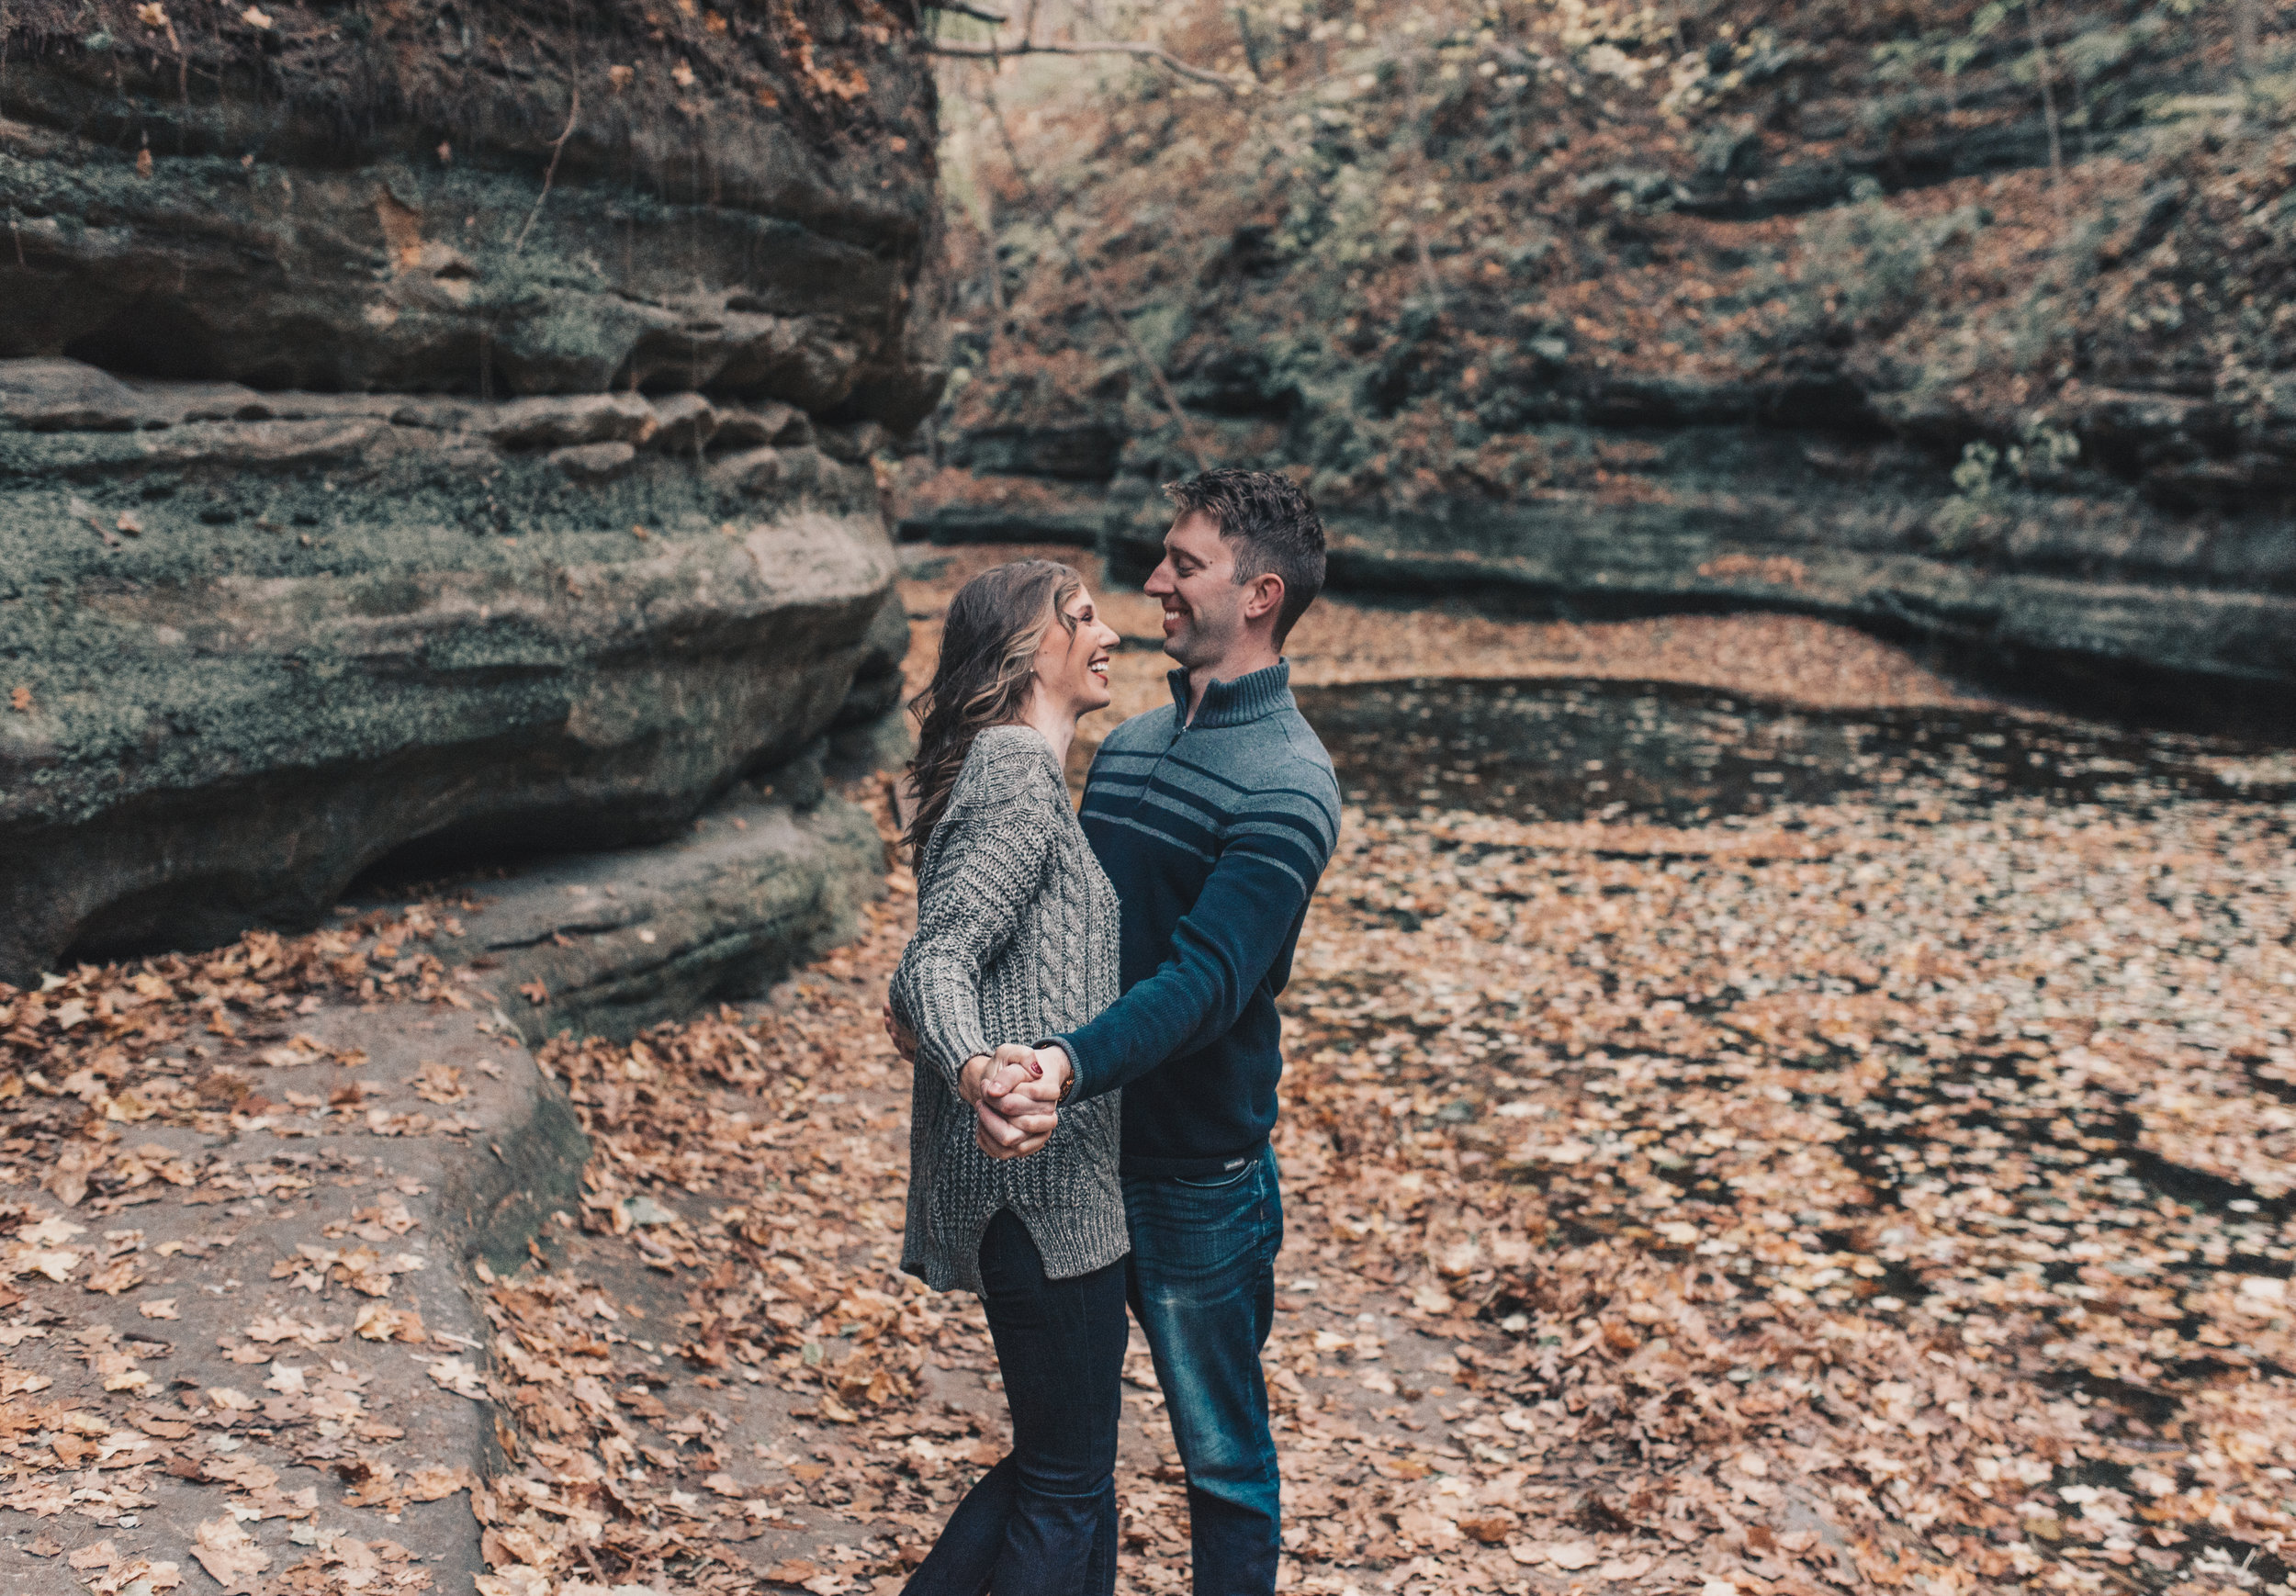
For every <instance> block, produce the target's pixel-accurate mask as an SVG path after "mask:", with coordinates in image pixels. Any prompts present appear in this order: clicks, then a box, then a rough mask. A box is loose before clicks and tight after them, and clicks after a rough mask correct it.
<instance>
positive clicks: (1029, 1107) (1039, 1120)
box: [957, 1045, 1060, 1159]
mask: <svg viewBox="0 0 2296 1596" xmlns="http://www.w3.org/2000/svg"><path fill="white" fill-rule="evenodd" d="M1013 1051H1018V1052H1019V1054H1021V1055H1023V1056H1024V1057H1026V1058H1027V1060H1028V1064H1027V1065H1026V1066H1024V1065H1022V1064H1021V1063H1020V1062H1019V1061H1018V1060H1014V1061H1012V1062H1001V1061H1002V1060H1003V1059H1004V1055H1006V1054H1007V1053H1009V1052H1013ZM997 1053H998V1057H997V1058H995V1059H992V1058H990V1057H989V1056H988V1055H987V1054H985V1053H983V1054H979V1055H977V1056H975V1057H974V1058H970V1059H967V1060H966V1061H965V1062H964V1068H963V1069H962V1070H960V1071H958V1072H957V1095H958V1096H961V1097H962V1098H963V1099H964V1100H965V1101H966V1102H967V1103H969V1104H971V1105H972V1106H973V1114H974V1120H975V1123H974V1127H973V1140H974V1143H975V1144H976V1145H977V1146H978V1147H979V1148H980V1150H981V1151H982V1152H985V1153H986V1154H988V1156H989V1157H991V1158H999V1159H1002V1158H1026V1157H1027V1156H1028V1155H1029V1154H1030V1153H1031V1152H1036V1151H1037V1150H1038V1149H1039V1148H1041V1147H1042V1146H1043V1145H1044V1143H1045V1142H1046V1141H1048V1140H1049V1139H1050V1138H1051V1137H1052V1131H1053V1130H1054V1128H1055V1127H1057V1126H1058V1125H1059V1123H1060V1116H1059V1115H1058V1113H1056V1112H1054V1111H1052V1109H1051V1108H1050V1107H1048V1106H1047V1105H1046V1104H1044V1103H1042V1102H1041V1101H1040V1100H1039V1099H1037V1098H1035V1097H1033V1096H1025V1095H1022V1094H1021V1093H1020V1092H1019V1090H1018V1088H1019V1087H1020V1086H1021V1085H1024V1084H1028V1083H1027V1081H1026V1075H1025V1070H1026V1068H1032V1067H1035V1053H1034V1051H1033V1050H1032V1049H1029V1048H1019V1049H1017V1050H1016V1049H1014V1048H1012V1047H1010V1046H1009V1045H1008V1046H1007V1047H1005V1048H1000V1049H998V1050H997Z"/></svg>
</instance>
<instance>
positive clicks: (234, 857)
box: [0, 0, 940, 983]
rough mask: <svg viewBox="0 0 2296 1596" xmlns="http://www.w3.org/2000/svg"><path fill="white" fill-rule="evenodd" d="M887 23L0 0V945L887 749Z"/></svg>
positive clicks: (182, 919)
mask: <svg viewBox="0 0 2296 1596" xmlns="http://www.w3.org/2000/svg"><path fill="white" fill-rule="evenodd" d="M916 28H917V15H916V13H915V12H914V11H913V10H912V9H910V8H909V7H907V6H906V5H902V4H895V5H891V6H887V5H881V4H877V3H875V0H863V3H862V4H860V5H857V6H844V5H835V6H832V5H828V4H818V3H815V0H761V3H760V4H758V5H756V6H742V7H738V8H732V9H729V10H727V11H726V12H722V13H721V12H720V11H718V10H715V9H704V8H698V7H695V6H676V7H671V6H661V7H658V8H652V7H647V6H639V5H636V4H626V3H625V0H592V3H590V4H586V5H581V6H574V7H570V8H569V7H563V6H557V7H544V6H524V5H521V4H517V3H516V0H504V3H499V4H481V5H478V6H472V5H468V4H461V3H455V4H449V3H446V0H414V3H413V4H411V5H397V4H393V5H390V6H381V5H370V4H363V3H362V4H353V5H348V6H328V7H323V8H322V7H307V6H297V5H292V4H287V5H275V6H270V7H268V8H267V9H266V8H258V7H247V8H241V7H236V6H227V7H220V8H217V7H206V6H201V7H192V6H170V5H164V4H163V5H138V4H131V3H129V0H96V4H91V5H77V4H75V5H73V6H65V5H62V4H56V3H53V0H29V3H28V4H25V5H18V6H11V7H9V8H8V10H7V11H6V13H5V14H0V62H6V70H5V72H0V221H4V222H5V224H6V237H5V239H0V534H4V535H5V536H6V540H7V556H8V557H7V559H6V566H5V570H0V698H5V700H6V703H7V706H8V707H7V709H6V711H5V712H0V981H5V982H10V983H23V982H26V981H28V980H31V979H33V978H35V977H36V976H37V975H38V974H39V972H40V971H41V970H42V969H44V968H47V967H49V966H50V965H51V963H52V962H53V961H56V960H58V959H60V958H66V957H72V956H76V955H79V954H94V953H103V952H109V951H114V950H124V949H132V948H136V947H140V946H150V945H152V944H158V943H165V944H171V945H190V944H197V943H200V942H204V941H207V940H210V939H213V938H222V937H227V936H230V935H232V934H234V933H235V932H237V931H238V930H239V929H241V928H242V927H246V926H248V925H250V924H253V923H269V924H276V925H281V926H287V927H293V926H297V925H301V924H308V923H310V921H311V920H312V919H313V918H314V917H315V916H318V915H319V914H321V913H322V912H323V911H324V910H325V908H326V907H327V906H328V905H331V904H332V902H333V901H334V898H335V896H336V895H337V894H340V893H341V892H342V891H343V888H344V886H345V885H346V883H348V882H350V881H352V880H353V879H354V877H355V876H356V875H357V874H358V873H359V872H361V871H365V870H366V869H368V868H369V867H371V866H373V865H375V864H376V863H377V862H378V861H381V860H391V863H392V869H393V870H395V871H407V870H420V869H422V868H427V867H429V866H432V865H434V864H435V865H437V866H440V867H446V866H452V865H458V864H462V863H467V862H469V861H471V860H488V861H490V862H491V861H495V860H505V859H508V858H511V857H512V856H517V855H531V854H533V853H535V852H538V851H547V850H563V849H595V848H603V847H613V846H619V845H623V844H627V843H632V842H637V841H647V840H654V839H658V838H660V837H665V836H668V835H670V834H671V833H673V832H675V831H677V830H679V829H680V828H681V827H683V826H685V825H686V824H687V823H688V822H690V821H691V820H692V817H693V815H694V814H695V813H696V812H697V811H698V810H699V809H700V808H701V807H702V806H703V804H706V803H708V802H709V801H711V800H712V799H713V798H714V797H715V796H716V795H718V794H720V793H723V792H725V791H726V789H727V788H728V786H729V785H730V784H731V783H733V782H734V781H736V780H737V779H738V778H740V777H743V776H745V775H756V776H758V777H759V778H760V780H762V781H767V782H769V783H770V782H771V781H772V780H773V778H774V775H775V773H776V772H777V771H778V770H780V768H781V767H782V766H783V765H784V764H785V763H787V762H788V761H789V760H791V759H793V758H796V757H798V756H801V755H804V756H806V757H807V759H808V762H809V763H810V760H811V758H812V754H813V750H814V745H815V744H816V742H817V741H818V740H819V739H820V738H821V737H823V736H825V735H827V734H830V733H832V732H839V733H849V734H850V735H848V736H845V737H844V738H843V741H844V742H846V743H848V744H852V745H853V746H855V747H860V746H861V745H862V744H867V745H868V746H870V747H882V746H883V745H884V739H883V738H872V737H871V736H867V735H865V731H866V727H867V726H868V725H870V723H872V720H874V719H876V718H878V717H882V716H883V714H884V712H885V711H886V710H887V708H888V707H889V706H890V705H891V703H892V701H893V699H894V698H895V696H896V695H897V692H898V669H897V668H898V662H899V659H900V658H901V655H902V652H903V649H904V646H905V644H906V622H905V621H904V619H903V617H902V615H901V613H900V610H899V607H898V605H897V603H895V602H894V601H893V599H892V587H891V584H892V579H893V574H894V568H893V562H892V559H891V551H890V545H889V541H888V538H887V535H886V532H885V526H884V511H883V507H882V505H881V503H880V500H879V495H878V488H877V478H876V469H877V468H876V466H874V465H873V464H872V455H876V454H877V453H878V452H880V451H882V450H884V449H886V448H887V447H888V446H890V445H893V444H895V443H897V441H898V440H899V438H900V437H901V435H903V434H905V433H906V432H907V431H908V430H909V429H911V428H913V427H914V426H915V424H916V422H917V419H918V418H919V417H920V416H921V415H923V414H924V413H925V412H926V411H927V410H929V408H930V407H931V405H932V404H933V403H934V401H935V399H936V396H937V394H938V391H939V387H940V371H939V366H938V356H937V352H936V349H935V347H934V339H935V337H936V332H935V318H934V316H933V314H932V309H933V306H934V303H935V301H936V290H935V289H934V287H933V282H934V279H933V278H932V276H931V275H930V273H929V263H930V262H932V261H934V260H935V259H937V258H938V242H937V241H938V227H939V223H938V215H939V211H938V201H937V196H936V177H935V173H934V168H933V140H932V136H931V135H932V129H933V117H934V102H933V87H932V82H931V78H930V76H929V72H928V70H927V66H926V62H925V59H924V57H923V56H922V54H921V53H920V52H919V51H917V49H916ZM857 739H858V740H857ZM814 780H815V781H816V785H817V781H818V778H817V776H816V778H814ZM869 851H870V850H868V849H862V850H860V853H857V854H856V855H855V858H856V859H858V860H860V863H859V864H858V865H856V866H855V867H854V868H857V869H861V870H863V871H865V872H868V873H872V874H873V871H874V869H875V863H874V860H873V858H861V854H867V853H869ZM840 857H841V856H840ZM840 868H842V867H840ZM818 884H819V883H816V885H818Z"/></svg>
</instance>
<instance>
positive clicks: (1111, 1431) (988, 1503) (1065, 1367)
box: [904, 1208, 1126, 1596]
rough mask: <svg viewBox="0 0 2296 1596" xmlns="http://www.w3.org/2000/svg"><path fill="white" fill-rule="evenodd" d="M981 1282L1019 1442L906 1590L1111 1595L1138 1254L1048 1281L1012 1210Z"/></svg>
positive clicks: (977, 1488)
mask: <svg viewBox="0 0 2296 1596" xmlns="http://www.w3.org/2000/svg"><path fill="white" fill-rule="evenodd" d="M981 1286H982V1288H983V1289H982V1291H981V1306H982V1308H983V1309H985V1310H986V1312H987V1315H988V1331H989V1335H990V1337H991V1339H993V1340H994V1341H995V1342H996V1364H997V1366H998V1367H999V1368H1000V1369H1002V1370H1003V1371H1004V1376H1005V1402H1006V1405H1007V1407H1009V1408H1010V1409H1011V1410H1012V1451H1011V1452H1010V1453H1009V1454H1008V1455H1007V1456H1006V1457H1005V1459H1004V1460H1003V1461H1002V1462H1000V1463H998V1464H997V1465H996V1467H994V1468H992V1469H990V1470H989V1471H988V1472H987V1473H986V1474H985V1475H983V1476H982V1477H981V1478H980V1480H979V1482H978V1483H976V1484H975V1485H974V1487H973V1489H971V1490H970V1491H967V1492H966V1493H965V1498H964V1500H962V1501H961V1502H959V1503H958V1504H957V1511H956V1512H954V1513H952V1514H951V1515H950V1518H949V1523H948V1527H947V1528H945V1529H943V1530H942V1531H941V1532H940V1539H939V1540H938V1541H936V1542H934V1543H933V1549H932V1550H931V1551H930V1552H929V1553H928V1554H926V1557H925V1560H924V1561H923V1562H922V1563H919V1564H918V1565H917V1572H916V1573H915V1574H914V1575H912V1576H911V1577H910V1579H909V1582H908V1586H907V1588H906V1591H905V1592H904V1596H982V1593H983V1592H984V1591H987V1590H995V1591H996V1596H1110V1593H1111V1592H1113V1591H1114V1590H1115V1589H1116V1428H1117V1422H1118V1420H1119V1419H1120V1417H1121V1415H1122V1411H1123V1402H1122V1391H1121V1384H1120V1382H1121V1380H1122V1378H1123V1374H1124V1340H1125V1333H1126V1332H1125V1329H1124V1265H1123V1264H1121V1263H1115V1264H1109V1266H1108V1267H1106V1268H1105V1269H1096V1270H1094V1271H1093V1272H1092V1273H1091V1274H1089V1275H1079V1276H1075V1277H1073V1278H1071V1279H1067V1280H1047V1279H1046V1278H1045V1277H1044V1261H1043V1259H1042V1258H1041V1256H1039V1254H1038V1253H1037V1250H1036V1242H1034V1241H1032V1240H1030V1236H1029V1231H1028V1227H1027V1226H1025V1225H1023V1224H1022V1223H1021V1222H1020V1221H1019V1219H1016V1218H1015V1217H1014V1216H1013V1214H1012V1211H1011V1210H1010V1209H1008V1208H1007V1209H1005V1210H1002V1211H1000V1212H999V1213H998V1214H997V1215H996V1217H995V1218H994V1219H990V1220H989V1222H988V1229H987V1230H986V1231H985V1232H983V1234H982V1236H981Z"/></svg>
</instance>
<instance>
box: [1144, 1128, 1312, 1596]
mask: <svg viewBox="0 0 2296 1596" xmlns="http://www.w3.org/2000/svg"><path fill="white" fill-rule="evenodd" d="M1124 1211H1125V1215H1126V1217H1127V1219H1129V1220H1130V1221H1131V1231H1132V1255H1131V1280H1130V1282H1129V1287H1130V1293H1131V1304H1132V1316H1133V1317H1134V1318H1136V1319H1137V1320H1139V1321H1140V1326H1141V1329H1142V1331H1144V1332H1146V1333H1147V1336H1148V1348H1149V1351H1150V1352H1151V1353H1153V1354H1154V1356H1155V1360H1156V1380H1157V1382H1158V1383H1159V1384H1160V1385H1162V1386H1163V1388H1164V1407H1165V1414H1166V1415H1167V1416H1168V1417H1169V1418H1170V1419H1171V1421H1172V1435H1173V1439H1174V1440H1176V1441H1177V1442H1178V1443H1179V1446H1180V1462H1181V1464H1182V1465H1183V1466H1184V1467H1186V1468H1187V1511H1188V1519H1189V1526H1190V1532H1191V1534H1192V1536H1193V1539H1194V1543H1195V1545H1194V1554H1195V1558H1194V1560H1195V1583H1194V1596H1267V1593H1268V1592H1271V1591H1273V1590H1275V1589H1276V1562H1277V1557H1278V1556H1279V1555H1280V1552H1281V1548H1282V1542H1281V1539H1280V1535H1281V1532H1282V1528H1283V1520H1282V1507H1281V1503H1280V1501H1279V1500H1278V1498H1279V1493H1280V1489H1281V1487H1280V1483H1279V1481H1278V1480H1277V1473H1276V1439H1275V1437H1274V1436H1273V1435H1271V1434H1270V1433H1268V1428H1267V1383H1266V1379H1265V1378H1264V1377H1262V1375H1261V1373H1260V1348H1261V1347H1263V1346H1265V1345H1266V1343H1267V1332H1268V1330H1269V1329H1270V1327H1271V1325H1272V1323H1273V1321H1274V1319H1275V1313H1276V1253H1277V1251H1278V1250H1280V1249H1281V1248H1282V1246H1283V1243H1284V1208H1283V1198H1282V1197H1281V1196H1280V1195H1279V1194H1278V1192H1277V1187H1276V1155H1275V1152H1273V1151H1272V1150H1267V1151H1263V1152H1261V1153H1260V1155H1259V1157H1257V1158H1256V1159H1255V1160H1254V1161H1253V1162H1252V1163H1250V1164H1249V1165H1248V1166H1247V1167H1245V1168H1244V1169H1243V1170H1241V1171H1239V1172H1238V1173H1236V1174H1234V1175H1210V1176H1205V1177H1201V1178H1188V1179H1181V1178H1178V1177H1176V1176H1169V1175H1158V1176H1136V1175H1127V1176H1126V1177H1125V1180H1124Z"/></svg>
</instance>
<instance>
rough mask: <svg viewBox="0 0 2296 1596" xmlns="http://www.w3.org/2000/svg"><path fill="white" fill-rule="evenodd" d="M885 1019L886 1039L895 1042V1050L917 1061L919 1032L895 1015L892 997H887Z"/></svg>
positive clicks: (911, 1061) (908, 1059)
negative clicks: (904, 1023)
mask: <svg viewBox="0 0 2296 1596" xmlns="http://www.w3.org/2000/svg"><path fill="white" fill-rule="evenodd" d="M884 1020H885V1040H887V1041H890V1042H891V1043H892V1044H893V1051H895V1052H896V1053H899V1054H900V1055H901V1056H902V1057H903V1058H905V1059H906V1060H907V1061H908V1062H910V1063H912V1064H913V1063H915V1062H917V1033H916V1032H915V1031H913V1030H911V1029H909V1028H908V1027H907V1026H905V1025H903V1024H902V1023H901V1021H900V1020H899V1019H898V1018H897V1017H895V1014H894V1012H893V999H891V998H890V997H888V998H886V999H885V1013H884Z"/></svg>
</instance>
